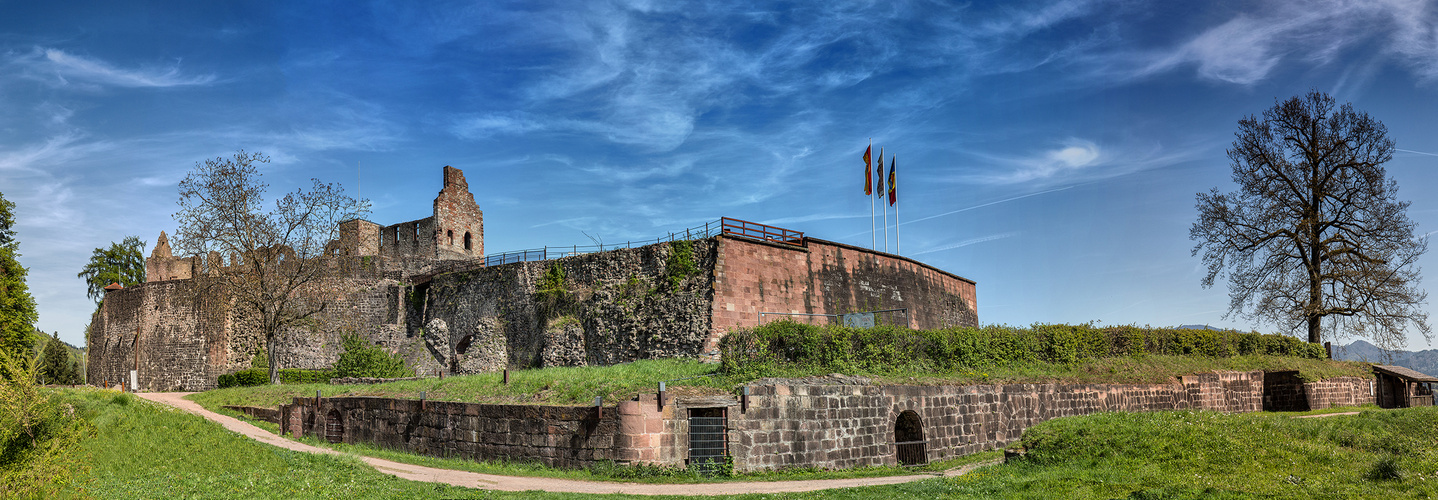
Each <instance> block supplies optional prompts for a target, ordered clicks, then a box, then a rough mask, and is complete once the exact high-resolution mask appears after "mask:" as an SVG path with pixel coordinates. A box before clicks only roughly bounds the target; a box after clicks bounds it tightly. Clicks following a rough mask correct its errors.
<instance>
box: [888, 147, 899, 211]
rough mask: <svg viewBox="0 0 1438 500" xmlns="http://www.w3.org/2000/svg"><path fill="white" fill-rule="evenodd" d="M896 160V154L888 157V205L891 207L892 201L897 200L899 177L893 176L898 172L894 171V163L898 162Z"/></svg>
mask: <svg viewBox="0 0 1438 500" xmlns="http://www.w3.org/2000/svg"><path fill="white" fill-rule="evenodd" d="M898 160H899V158H898V157H897V156H890V157H889V206H891V207H892V206H894V202H896V201H899V178H898V177H895V176H897V175H899V174H897V173H894V164H895V163H898ZM894 213H898V212H894Z"/></svg>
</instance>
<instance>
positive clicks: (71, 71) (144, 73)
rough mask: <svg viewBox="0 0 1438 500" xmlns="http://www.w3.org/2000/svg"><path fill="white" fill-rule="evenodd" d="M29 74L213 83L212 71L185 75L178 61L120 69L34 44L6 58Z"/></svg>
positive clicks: (114, 82) (136, 84)
mask: <svg viewBox="0 0 1438 500" xmlns="http://www.w3.org/2000/svg"><path fill="white" fill-rule="evenodd" d="M10 64H12V65H15V66H18V67H19V68H20V69H21V73H22V74H23V75H25V76H27V77H29V78H32V79H35V80H39V81H42V82H46V83H49V84H50V85H53V86H57V87H66V86H100V87H106V86H108V87H126V88H164V87H183V86H192V85H208V84H210V83H214V82H215V81H216V78H215V76H214V75H185V74H182V73H181V72H180V69H179V67H178V65H175V66H170V67H165V68H148V69H124V68H118V67H115V66H114V65H111V64H110V63H107V62H105V61H101V60H98V59H92V58H88V57H84V56H79V55H75V54H70V53H68V52H65V51H63V50H60V49H53V48H42V47H36V48H35V49H34V50H32V51H30V52H29V53H27V54H22V55H19V56H17V57H14V58H12V59H11V60H10Z"/></svg>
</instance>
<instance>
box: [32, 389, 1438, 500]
mask: <svg viewBox="0 0 1438 500" xmlns="http://www.w3.org/2000/svg"><path fill="white" fill-rule="evenodd" d="M58 393H59V394H60V395H61V396H62V397H63V398H64V400H65V401H66V402H68V403H70V404H73V405H75V406H76V408H77V409H78V410H79V412H80V414H81V415H83V416H85V417H86V418H89V419H91V421H92V422H94V423H95V425H96V428H97V429H98V432H97V433H96V435H95V436H94V437H92V438H89V439H87V440H86V441H85V442H84V443H83V452H84V454H85V457H84V459H85V460H86V462H87V463H89V464H90V470H89V471H88V472H85V473H82V474H81V477H77V478H75V479H76V484H77V485H78V486H77V487H76V488H75V489H74V490H73V491H72V493H73V494H74V495H75V496H91V497H95V498H160V497H188V498H413V497H425V498H581V497H583V496H582V495H569V494H539V493H536V492H526V493H496V492H487V491H478V490H467V489H462V488H453V487H447V486H435V485H431V484H423V483H415V482H410V481H404V480H400V479H396V478H393V477H389V476H386V475H383V474H380V473H378V472H375V471H374V470H372V469H370V468H369V467H367V466H365V465H363V464H362V463H360V462H358V461H357V460H354V459H346V458H335V457H326V456H311V455H307V454H302V453H295V452H289V451H284V450H279V449H276V448H272V447H269V446H266V445H262V444H259V443H256V442H254V441H250V440H248V439H246V438H243V437H240V436H238V435H235V434H232V433H230V432H228V431H225V430H223V429H222V428H220V427H219V426H218V425H216V424H213V423H210V422H207V421H204V420H203V419H200V418H199V417H195V416H192V415H189V414H185V413H181V412H178V411H175V410H170V409H168V408H165V407H161V406H158V405H154V404H151V403H148V402H144V401H141V400H138V399H135V398H132V397H130V396H127V395H121V394H118V393H115V392H110V391H101V390H93V389H77V390H69V389H66V390H60V391H58ZM1435 436H1438V409H1435V408H1431V407H1430V408H1414V409H1406V410H1373V409H1368V410H1365V411H1363V412H1362V413H1361V414H1359V415H1344V416H1334V417H1325V418H1313V419H1297V418H1293V416H1292V415H1290V414H1271V413H1257V414H1235V415H1227V414H1221V413H1214V412H1192V411H1176V412H1155V413H1133V414H1123V413H1108V414H1098V415H1090V416H1084V417H1070V418H1062V419H1057V420H1052V421H1049V422H1046V423H1044V424H1040V425H1038V426H1035V427H1033V428H1031V429H1029V431H1028V432H1026V433H1025V435H1024V438H1023V441H1022V444H1023V445H1024V446H1025V447H1027V449H1028V455H1027V457H1026V458H1025V459H1024V460H1022V461H1019V462H1015V463H1011V464H1004V465H997V466H991V467H985V468H982V469H979V470H977V471H975V472H974V473H971V474H969V475H966V476H960V477H956V478H948V479H931V480H924V481H920V482H916V483H909V484H905V485H898V486H884V487H869V488H853V489H843V490H830V491H822V492H813V493H802V494H798V493H796V494H777V495H775V494H770V495H744V496H739V497H734V498H744V499H750V498H752V499H758V498H769V499H777V498H822V499H866V498H872V499H886V500H891V499H893V498H1081V499H1082V498H1125V497H1128V498H1429V497H1434V496H1438V446H1435V444H1434V443H1435ZM626 498H627V497H626ZM648 498H653V497H648Z"/></svg>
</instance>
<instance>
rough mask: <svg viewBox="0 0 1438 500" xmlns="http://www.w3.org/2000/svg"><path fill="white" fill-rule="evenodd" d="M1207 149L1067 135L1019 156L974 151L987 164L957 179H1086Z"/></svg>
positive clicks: (1173, 160)
mask: <svg viewBox="0 0 1438 500" xmlns="http://www.w3.org/2000/svg"><path fill="white" fill-rule="evenodd" d="M1209 149H1210V146H1208V145H1196V146H1188V147H1180V148H1165V147H1163V146H1161V145H1158V144H1154V145H1147V146H1144V145H1136V144H1116V145H1113V146H1109V147H1104V146H1100V145H1099V144H1097V143H1095V142H1093V141H1089V140H1086V139H1080V138H1067V139H1064V140H1063V141H1061V142H1060V143H1059V144H1058V145H1057V146H1054V147H1051V148H1048V149H1043V150H1039V151H1035V152H1032V153H1030V154H1027V155H1023V156H1009V155H997V154H984V153H974V154H975V156H978V157H979V158H981V159H983V160H984V161H985V162H987V163H988V164H989V167H987V168H985V169H983V171H982V172H980V173H976V174H965V175H962V176H961V177H960V179H961V180H962V181H964V182H969V183H976V184H990V185H1012V184H1035V185H1052V184H1054V183H1059V182H1065V183H1068V182H1086V181H1093V180H1098V179H1106V178H1110V177H1115V176H1119V175H1124V174H1129V173H1133V172H1137V171H1140V170H1150V169H1154V168H1162V167H1166V166H1170V165H1174V164H1178V163H1182V162H1186V161H1190V160H1192V159H1194V158H1197V157H1198V156H1199V155H1200V154H1201V153H1203V152H1204V151H1207V150H1209Z"/></svg>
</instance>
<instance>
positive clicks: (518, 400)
mask: <svg viewBox="0 0 1438 500" xmlns="http://www.w3.org/2000/svg"><path fill="white" fill-rule="evenodd" d="M717 368H718V365H714V364H709V363H701V362H698V361H694V360H681V359H663V360H643V361H635V362H632V363H624V364H620V365H613V366H585V367H573V368H544V369H538V370H517V371H512V372H510V383H509V384H508V385H506V384H504V383H502V375H501V374H499V373H485V374H479V375H463V376H456V377H447V378H445V379H443V380H440V379H438V378H426V379H422V380H408V381H402V382H390V383H385V384H375V385H327V384H300V385H272V386H258V387H234V388H229V389H215V390H211V391H206V392H203V393H200V394H196V395H194V396H191V397H190V399H193V400H194V401H195V402H197V403H200V404H201V405H202V406H205V407H206V408H212V409H213V408H216V407H219V406H222V405H242V406H264V407H275V406H278V405H281V404H286V403H289V402H290V401H291V400H292V399H294V398H295V397H314V395H315V391H320V392H321V393H323V394H324V396H325V397H333V396H347V395H348V396H386V397H396V398H416V399H417V398H419V393H420V391H424V392H425V393H426V395H425V396H426V397H427V398H428V399H430V400H434V401H463V402H481V403H494V404H559V405H590V404H594V398H595V397H596V396H603V397H604V401H606V402H607V403H606V404H614V403H615V402H618V401H624V400H628V399H632V398H633V397H634V396H635V395H637V394H640V393H652V392H654V391H656V390H658V385H659V382H660V381H663V380H672V379H680V378H686V377H695V376H696V375H706V374H711V373H715V370H716V369H717ZM1252 370H1299V371H1300V372H1301V373H1302V374H1303V376H1304V377H1305V378H1307V379H1309V380H1318V379H1325V378H1330V377H1339V376H1358V377H1370V376H1372V375H1371V373H1370V372H1369V370H1368V368H1367V365H1365V364H1362V363H1352V362H1342V361H1328V360H1316V359H1304V358H1291V357H1279V356H1234V357H1226V358H1211V357H1206V356H1160V355H1145V356H1135V357H1121V358H1106V359H1098V360H1091V361H1086V362H1077V363H1038V362H1036V363H1015V364H1012V365H1006V366H991V367H981V368H972V369H964V370H960V371H929V372H909V371H905V372H902V373H848V374H847V375H856V376H865V377H870V378H873V379H874V380H875V381H876V382H878V383H889V384H923V385H939V384H953V385H971V384H1008V383H1045V382H1062V383H1072V384H1097V383H1122V384H1140V383H1168V382H1173V381H1176V380H1177V377H1181V376H1183V375H1191V374H1195V373H1209V372H1214V371H1252ZM760 375H761V376H765V377H794V378H797V377H810V376H822V375H828V372H824V371H817V372H816V371H813V370H805V369H802V368H789V369H779V370H776V371H774V372H772V373H763V374H760ZM752 380H753V378H752V377H748V378H738V377H734V376H727V375H722V374H719V375H714V376H707V377H697V378H690V379H688V380H681V381H675V382H671V383H669V384H668V385H669V388H670V391H671V392H673V393H674V394H675V395H683V394H686V392H685V391H688V393H706V394H723V393H733V392H734V390H735V388H736V387H738V386H739V385H740V384H743V383H747V382H751V381H752Z"/></svg>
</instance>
